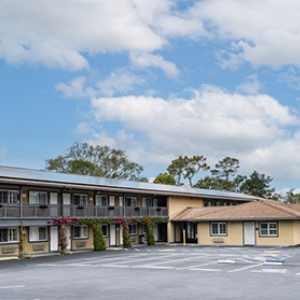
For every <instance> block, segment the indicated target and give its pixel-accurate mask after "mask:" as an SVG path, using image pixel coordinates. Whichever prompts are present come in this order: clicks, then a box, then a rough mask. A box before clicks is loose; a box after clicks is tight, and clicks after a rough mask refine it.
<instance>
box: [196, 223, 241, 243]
mask: <svg viewBox="0 0 300 300" xmlns="http://www.w3.org/2000/svg"><path fill="white" fill-rule="evenodd" d="M221 241H222V242H221ZM198 244H199V245H203V246H208V245H231V246H242V245H243V244H244V242H243V222H228V223H227V235H226V236H211V235H210V223H209V222H203V223H202V222H201V223H198Z"/></svg>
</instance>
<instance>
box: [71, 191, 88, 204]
mask: <svg viewBox="0 0 300 300" xmlns="http://www.w3.org/2000/svg"><path fill="white" fill-rule="evenodd" d="M73 204H74V205H78V206H86V205H87V204H88V197H87V195H85V194H74V195H73Z"/></svg>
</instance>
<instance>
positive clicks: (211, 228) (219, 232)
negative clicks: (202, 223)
mask: <svg viewBox="0 0 300 300" xmlns="http://www.w3.org/2000/svg"><path fill="white" fill-rule="evenodd" d="M215 224H216V225H217V230H218V232H217V233H214V232H213V225H215ZM221 225H225V231H226V232H225V233H221ZM210 235H212V236H227V223H226V222H211V223H210Z"/></svg>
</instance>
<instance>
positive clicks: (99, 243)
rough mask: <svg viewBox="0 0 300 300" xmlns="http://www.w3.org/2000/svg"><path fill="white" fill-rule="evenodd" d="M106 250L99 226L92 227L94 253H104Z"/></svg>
mask: <svg viewBox="0 0 300 300" xmlns="http://www.w3.org/2000/svg"><path fill="white" fill-rule="evenodd" d="M105 249H106V246H105V242H104V239H103V233H102V226H101V224H95V225H94V251H104V250H105Z"/></svg>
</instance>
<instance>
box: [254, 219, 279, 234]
mask: <svg viewBox="0 0 300 300" xmlns="http://www.w3.org/2000/svg"><path fill="white" fill-rule="evenodd" d="M263 224H266V225H267V228H263V229H264V230H267V233H266V234H265V233H262V228H261V225H263ZM270 225H276V228H270ZM273 230H276V233H271V231H273ZM259 236H260V237H278V222H260V223H259Z"/></svg>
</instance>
